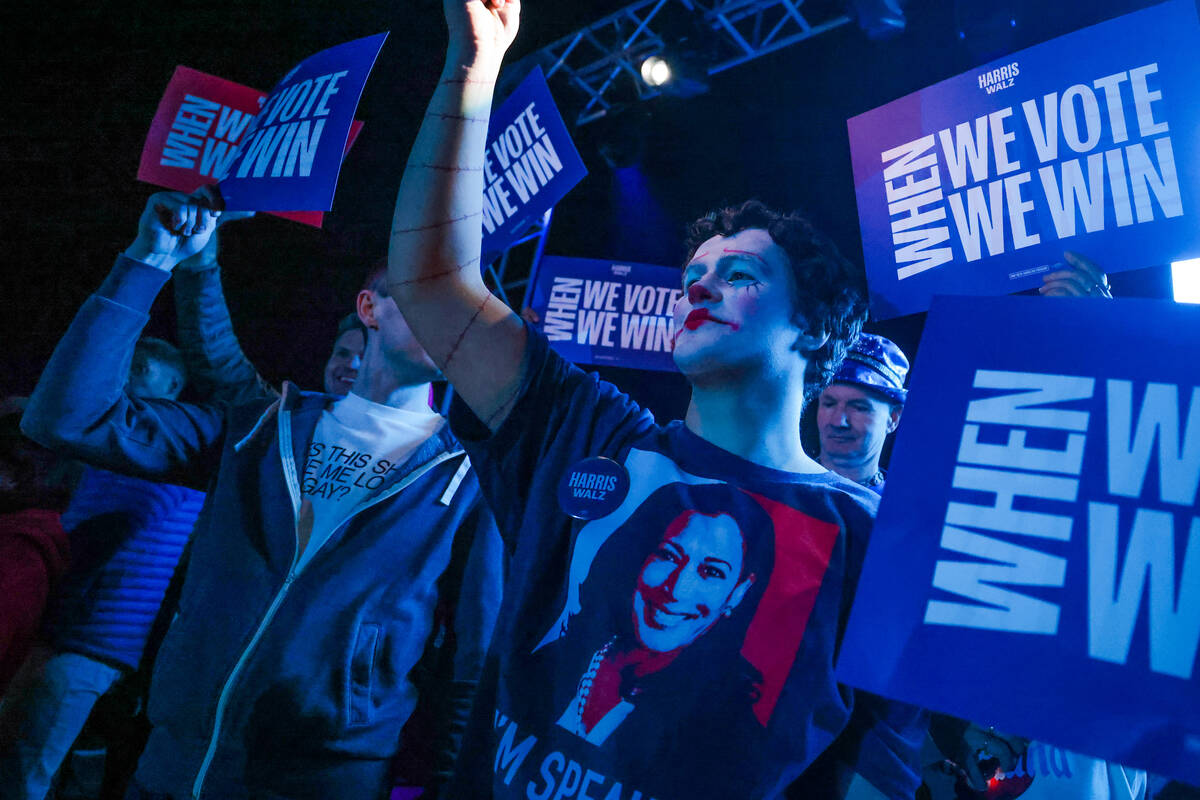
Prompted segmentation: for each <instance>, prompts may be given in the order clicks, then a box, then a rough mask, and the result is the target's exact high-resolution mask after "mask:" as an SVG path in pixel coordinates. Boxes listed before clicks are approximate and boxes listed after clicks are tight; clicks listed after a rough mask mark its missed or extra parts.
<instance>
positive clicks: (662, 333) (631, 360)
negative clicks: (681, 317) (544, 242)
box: [526, 256, 683, 372]
mask: <svg viewBox="0 0 1200 800" xmlns="http://www.w3.org/2000/svg"><path fill="white" fill-rule="evenodd" d="M682 294H683V290H682V289H681V288H680V274H679V270H678V269H672V268H671V267H655V266H651V265H649V264H631V263H628V262H613V261H600V260H597V259H591V258H564V257H562V256H545V257H544V258H543V259H542V260H541V263H540V264H539V265H538V268H537V272H536V274H535V276H534V279H533V281H532V282H531V283H530V288H529V292H528V299H527V300H526V305H528V306H529V307H530V308H532V309H533V310H534V312H535V313H537V315H538V320H539V321H538V327H539V328H540V329H541V330H542V332H543V333H545V334H546V338H547V339H549V340H550V346H551V347H553V348H554V349H555V350H556V351H558V353H559V354H560V355H561V356H562V357H563V358H566V359H567V360H569V361H573V362H575V363H577V364H603V365H607V366H614V367H632V368H634V369H651V370H660V371H664V372H672V371H674V370H675V361H674V360H673V359H672V358H671V352H672V351H673V350H674V349H675V347H674V345H675V339H674V325H673V323H672V317H671V310H672V309H673V308H674V307H675V301H676V300H678V299H679V298H680V296H681V295H682Z"/></svg>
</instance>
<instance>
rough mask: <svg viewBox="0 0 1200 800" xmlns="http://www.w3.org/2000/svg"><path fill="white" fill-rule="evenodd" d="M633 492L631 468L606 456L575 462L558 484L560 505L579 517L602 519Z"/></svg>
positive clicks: (567, 511)
mask: <svg viewBox="0 0 1200 800" xmlns="http://www.w3.org/2000/svg"><path fill="white" fill-rule="evenodd" d="M627 494H629V472H628V471H626V469H625V467H623V466H622V465H620V464H618V463H617V462H616V461H613V460H612V459H611V458H604V457H603V456H600V457H597V458H588V459H584V460H583V461H580V462H578V463H576V464H574V465H573V466H572V467H571V468H570V469H569V470H567V474H566V475H564V476H563V478H562V480H561V481H559V484H558V505H559V506H560V507H561V508H562V510H563V511H565V512H566V513H567V514H568V515H570V516H572V517H574V518H575V519H599V518H600V517H604V516H607V515H609V514H611V513H612V512H614V511H616V510H617V506H619V505H621V502H622V501H623V500H624V499H625V496H626V495H627Z"/></svg>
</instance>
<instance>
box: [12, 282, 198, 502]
mask: <svg viewBox="0 0 1200 800" xmlns="http://www.w3.org/2000/svg"><path fill="white" fill-rule="evenodd" d="M167 277H168V273H166V272H164V271H161V270H158V269H156V268H154V267H151V266H149V265H147V264H145V263H142V262H137V261H133V260H130V259H128V258H118V259H117V263H116V265H115V266H114V267H113V271H112V273H111V274H110V275H109V277H108V278H107V279H106V280H105V281H104V284H103V285H102V286H101V287H100V289H99V290H98V291H97V292H96V294H94V295H92V296H91V297H90V298H88V300H87V301H86V302H85V303H84V305H83V307H82V308H81V309H80V310H79V312H78V313H77V314H76V315H75V319H74V320H73V321H72V322H71V326H70V328H68V330H67V333H66V334H65V335H64V336H63V338H62V340H61V341H60V342H59V343H58V346H57V347H56V348H55V350H54V355H53V356H52V357H51V359H50V362H49V364H47V366H46V369H45V370H43V372H42V375H41V378H40V379H39V380H38V384H37V387H36V388H35V389H34V392H33V395H32V396H31V397H30V399H29V404H28V406H27V407H26V410H25V414H24V416H23V417H22V420H21V429H22V430H23V431H24V432H25V434H26V435H27V436H29V437H30V438H31V439H34V440H35V441H37V442H40V443H41V444H43V445H45V446H47V447H52V448H55V449H57V450H59V451H60V452H62V453H63V454H65V455H69V456H71V457H74V458H79V459H82V460H85V461H87V462H88V463H91V464H94V465H96V466H101V467H104V468H107V469H112V470H116V471H119V472H126V473H129V474H135V475H138V476H140V477H150V478H163V479H168V478H170V479H173V480H172V482H175V483H184V484H187V485H202V483H203V478H202V477H201V473H199V472H195V474H193V470H192V467H193V466H196V465H197V464H198V463H199V461H200V460H201V459H200V458H199V456H200V454H201V453H204V452H207V448H209V447H210V446H211V445H212V444H213V443H214V442H216V441H217V440H218V439H219V436H220V432H221V415H220V413H218V412H215V411H214V410H212V409H209V408H205V407H200V406H184V404H162V405H160V406H158V407H156V408H153V409H151V408H148V407H147V405H146V403H145V402H144V401H137V400H132V399H131V398H130V397H129V396H128V395H127V394H126V393H125V390H124V387H125V380H126V377H127V376H128V373H129V365H130V361H131V359H132V355H133V350H134V347H135V346H136V344H137V340H138V337H139V336H140V335H141V332H142V329H143V327H144V326H145V324H146V322H147V320H148V319H149V309H150V306H151V304H152V303H153V301H154V298H155V296H156V295H157V294H158V291H159V290H160V289H161V287H162V285H163V283H164V282H165V281H166V279H167Z"/></svg>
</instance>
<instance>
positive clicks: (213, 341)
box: [174, 263, 277, 405]
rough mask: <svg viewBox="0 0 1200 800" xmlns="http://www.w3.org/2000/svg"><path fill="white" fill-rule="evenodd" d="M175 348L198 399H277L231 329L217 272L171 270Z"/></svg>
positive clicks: (216, 269) (233, 402) (230, 401)
mask: <svg viewBox="0 0 1200 800" xmlns="http://www.w3.org/2000/svg"><path fill="white" fill-rule="evenodd" d="M174 283H175V310H176V316H177V317H178V325H179V347H180V350H181V351H182V353H183V358H184V363H185V364H186V366H187V371H188V378H189V379H190V380H191V381H192V383H193V385H194V386H195V388H196V390H197V392H198V393H199V395H200V396H201V397H203V398H205V399H212V400H215V401H217V402H220V403H225V404H227V405H238V404H240V403H245V402H249V401H252V400H257V399H260V398H263V397H272V396H277V393H276V392H275V390H274V389H273V388H272V387H271V386H270V384H268V383H267V382H266V381H265V380H263V378H262V376H260V375H259V374H258V371H257V370H256V369H255V368H254V365H253V364H251V363H250V360H249V359H248V358H246V355H245V353H243V352H242V348H241V345H240V344H239V343H238V340H237V335H236V334H235V333H234V330H233V321H232V320H231V319H230V317H229V307H228V306H227V305H226V303H225V294H224V292H223V291H222V289H221V270H220V267H218V266H217V265H216V264H215V263H214V264H213V265H212V266H211V267H208V268H205V269H190V270H184V269H182V268H181V269H179V270H176V272H175V280H174Z"/></svg>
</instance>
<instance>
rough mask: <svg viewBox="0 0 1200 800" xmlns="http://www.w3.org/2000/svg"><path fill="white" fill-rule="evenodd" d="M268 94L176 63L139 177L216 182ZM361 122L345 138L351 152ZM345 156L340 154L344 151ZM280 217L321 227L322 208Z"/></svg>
mask: <svg viewBox="0 0 1200 800" xmlns="http://www.w3.org/2000/svg"><path fill="white" fill-rule="evenodd" d="M266 98H267V95H266V93H265V92H260V91H259V90H257V89H251V88H250V87H249V86H243V85H241V84H240V83H234V82H233V81H227V80H225V79H224V78H218V77H216V76H215V75H208V74H206V73H204V72H200V71H199V70H194V69H191V68H189V67H183V66H180V67H176V68H175V73H174V74H173V75H172V76H171V81H170V82H169V83H168V84H167V90H166V92H165V93H164V94H163V98H162V100H161V101H159V104H158V110H157V111H156V112H155V114H154V120H153V121H152V122H151V124H150V133H149V134H148V135H147V136H146V143H145V145H144V146H143V148H142V158H141V162H140V163H139V164H138V174H137V177H138V180H142V181H146V182H147V183H153V184H155V185H157V186H164V187H166V188H168V189H175V190H176V191H180V192H187V193H188V194H190V193H192V192H194V191H196V189H199V188H200V187H201V186H204V185H206V184H209V183H213V182H214V181H216V179H217V176H218V175H221V174H222V173H223V172H224V170H225V166H226V164H227V163H228V162H229V161H230V160H231V159H232V158H233V156H234V154H235V153H236V151H237V145H238V144H239V143H240V142H241V140H242V135H243V134H244V133H245V132H246V129H247V128H249V127H250V122H251V120H252V119H253V118H254V116H255V115H256V114H258V110H259V107H260V106H261V105H262V102H263V101H264V100H265V99H266ZM360 130H362V123H361V122H359V121H357V120H356V121H355V122H354V125H353V126H352V127H351V129H350V135H349V136H348V137H347V139H346V147H345V150H346V151H349V150H350V147H351V145H353V144H354V139H355V138H356V137H357V136H358V132H359V131H360ZM343 155H344V153H343ZM278 216H281V217H285V218H287V219H292V220H295V221H297V222H303V223H304V224H306V225H312V226H314V227H318V228H319V227H321V223H322V222H323V220H324V216H325V215H324V212H321V211H297V212H280V213H278Z"/></svg>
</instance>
